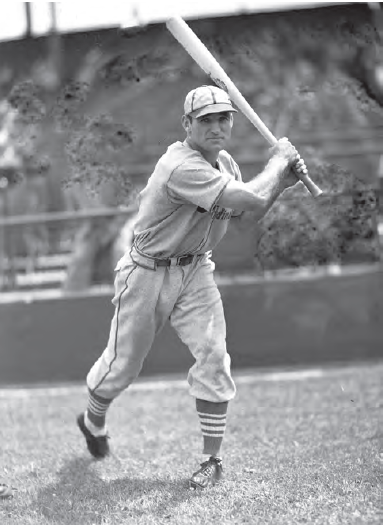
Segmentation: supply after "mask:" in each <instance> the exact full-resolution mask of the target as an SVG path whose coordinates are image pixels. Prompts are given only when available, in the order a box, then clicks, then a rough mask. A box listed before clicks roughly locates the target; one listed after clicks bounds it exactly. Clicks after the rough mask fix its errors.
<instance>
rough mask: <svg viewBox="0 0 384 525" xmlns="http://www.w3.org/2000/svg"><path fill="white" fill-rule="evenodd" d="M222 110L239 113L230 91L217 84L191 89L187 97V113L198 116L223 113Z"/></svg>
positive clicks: (185, 109) (185, 110)
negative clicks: (233, 103) (230, 96)
mask: <svg viewBox="0 0 384 525" xmlns="http://www.w3.org/2000/svg"><path fill="white" fill-rule="evenodd" d="M222 111H234V112H235V113H237V110H236V109H235V108H234V107H233V106H232V101H231V99H230V98H229V95H228V93H227V92H226V91H224V89H220V88H218V87H216V86H200V87H198V88H196V89H193V90H192V91H190V92H189V93H188V95H187V96H186V98H185V102H184V113H185V115H191V116H192V117H195V118H197V117H202V116H203V115H207V114H208V113H221V112H222Z"/></svg>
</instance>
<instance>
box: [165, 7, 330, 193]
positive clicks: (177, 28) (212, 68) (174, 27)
mask: <svg viewBox="0 0 384 525" xmlns="http://www.w3.org/2000/svg"><path fill="white" fill-rule="evenodd" d="M166 26H167V29H168V30H169V31H170V32H171V33H172V35H173V36H174V37H175V38H176V40H178V41H179V42H180V44H181V45H182V46H183V47H184V49H185V50H186V51H187V53H188V54H189V55H190V56H191V57H192V58H193V59H194V60H195V62H196V63H197V64H198V65H199V66H200V67H201V69H202V70H203V71H205V73H207V75H209V76H210V77H211V79H212V80H213V82H215V84H217V85H218V86H219V87H221V88H222V89H225V90H226V91H227V92H228V94H229V96H230V97H231V99H232V101H233V102H234V103H235V104H236V106H237V107H238V108H239V110H240V111H241V112H242V113H243V114H244V115H245V116H246V117H247V118H248V119H249V120H250V122H251V123H252V124H253V125H254V126H255V127H256V128H257V129H258V130H259V132H260V133H261V134H262V135H263V137H264V138H265V139H266V140H267V141H268V142H269V143H270V144H271V145H272V146H273V145H274V144H276V142H277V139H276V137H275V136H274V135H273V134H272V133H271V131H270V130H269V129H268V128H267V126H266V125H265V124H264V122H263V121H262V120H261V118H260V117H259V116H258V115H257V113H256V112H255V110H254V109H253V108H252V107H251V106H250V105H249V103H248V102H247V100H246V99H245V98H244V97H243V95H242V94H241V93H240V91H239V90H238V89H237V87H236V85H235V84H234V83H233V82H232V80H231V79H230V78H229V76H228V75H227V74H226V72H225V71H224V69H223V68H222V67H221V65H220V64H219V63H218V61H217V60H216V59H215V57H214V56H213V55H212V53H211V52H210V51H209V50H208V49H207V48H206V47H205V45H204V44H203V42H202V41H201V40H200V39H199V38H198V36H197V35H196V34H195V33H194V32H193V31H192V29H191V28H190V27H189V26H188V24H186V23H185V22H184V20H183V19H182V18H181V17H180V16H173V17H172V18H170V19H169V20H167V22H166ZM298 177H299V178H300V179H301V180H302V182H303V183H304V184H305V186H306V187H307V189H308V191H310V192H311V194H312V195H313V196H314V197H317V196H319V195H321V193H322V191H321V189H320V188H319V187H318V186H317V185H316V184H315V183H314V182H313V181H312V180H311V178H310V177H309V176H308V175H302V174H298Z"/></svg>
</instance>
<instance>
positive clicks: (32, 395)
mask: <svg viewBox="0 0 384 525" xmlns="http://www.w3.org/2000/svg"><path fill="white" fill-rule="evenodd" d="M382 373H383V371H382V365H381V363H379V364H372V363H371V364H368V363H366V364H361V365H360V366H357V365H354V366H353V367H352V366H351V367H346V368H332V369H323V370H322V371H320V370H319V371H313V372H312V373H308V374H303V375H300V374H295V373H293V374H292V373H288V374H284V373H283V374H282V375H276V374H274V373H269V374H266V375H263V374H259V373H252V371H248V372H247V373H246V375H244V374H242V375H240V376H239V377H238V378H237V384H238V395H237V397H236V399H235V400H234V401H233V402H232V404H231V405H230V412H229V422H228V430H227V436H226V440H225V446H224V450H223V452H224V461H225V463H224V467H225V473H226V479H225V481H224V482H223V483H222V484H221V485H219V486H216V487H215V488H213V489H209V490H208V491H205V492H201V491H196V492H195V491H190V490H189V489H188V485H187V478H188V476H189V475H190V474H191V472H192V471H193V470H194V469H195V468H196V467H197V466H198V462H199V460H200V459H201V455H200V452H201V438H200V431H199V426H198V420H197V416H196V414H195V409H194V403H193V400H192V399H191V398H190V397H189V394H188V391H187V389H186V386H185V383H184V382H182V383H180V381H178V382H175V383H172V382H170V383H158V384H156V383H153V382H151V383H145V382H140V383H137V386H135V387H133V388H132V389H131V390H130V391H128V392H126V393H124V394H123V395H122V396H121V397H120V398H118V399H117V400H116V401H115V403H114V404H113V405H112V408H111V412H110V417H109V429H110V434H111V437H112V439H111V446H112V448H113V451H114V454H113V455H112V456H111V457H109V458H108V459H106V460H104V461H100V462H96V461H93V460H92V459H90V457H89V456H88V453H87V451H86V449H85V443H84V442H83V438H82V436H81V435H80V433H79V432H78V430H77V428H76V426H75V424H74V421H75V416H76V415H77V413H78V412H79V411H80V410H81V409H82V408H83V407H84V406H85V403H86V392H85V389H84V388H79V387H77V388H73V389H71V388H68V389H62V390H57V391H55V390H53V391H50V390H48V391H44V390H42V389H34V390H30V391H19V390H15V389H11V390H2V391H0V417H1V426H0V437H1V451H0V482H1V481H6V482H8V483H10V484H12V485H13V486H15V487H17V489H18V490H17V492H16V493H15V497H14V498H13V499H11V500H2V501H0V523H1V524H2V525H48V524H49V525H51V524H55V525H56V524H57V525H64V524H65V525H91V524H108V525H112V524H113V525H122V524H135V525H144V524H154V525H163V524H177V525H185V524H207V525H208V524H220V525H225V524H252V525H253V524H273V525H279V524H281V525H282V524H284V525H290V524H303V523H311V524H321V525H324V524H343V525H353V524H362V523H366V524H369V525H375V524H379V523H380V524H381V523H382V520H383V514H382V459H383V456H382V410H383V408H382V399H383V394H382V384H383V383H382V378H383V376H382Z"/></svg>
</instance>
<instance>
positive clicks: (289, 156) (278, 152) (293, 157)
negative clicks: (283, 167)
mask: <svg viewBox="0 0 384 525" xmlns="http://www.w3.org/2000/svg"><path fill="white" fill-rule="evenodd" d="M270 153H271V157H279V158H281V159H284V160H286V161H287V162H288V167H292V166H293V165H294V164H295V163H296V162H297V157H298V155H299V154H298V152H297V149H296V148H295V146H293V144H291V143H290V142H289V140H288V139H287V138H286V137H284V138H282V139H280V140H278V141H277V142H276V144H275V145H274V146H272V148H271V149H270ZM299 157H300V156H299Z"/></svg>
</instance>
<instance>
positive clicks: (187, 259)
mask: <svg viewBox="0 0 384 525" xmlns="http://www.w3.org/2000/svg"><path fill="white" fill-rule="evenodd" d="M193 257H194V256H193V255H182V256H181V257H178V258H177V264H178V265H180V266H186V265H187V264H191V262H192V261H193Z"/></svg>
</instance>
